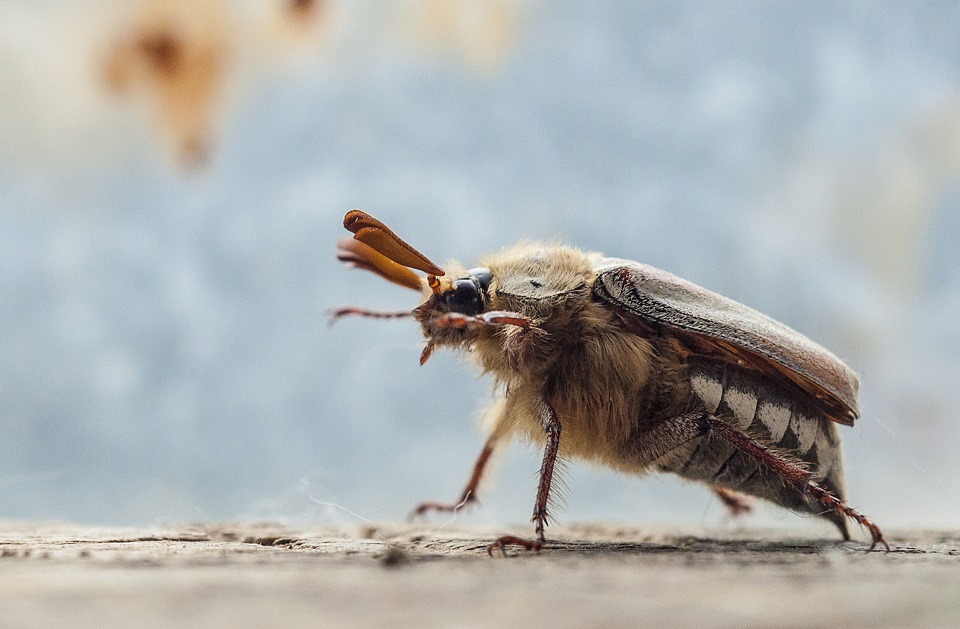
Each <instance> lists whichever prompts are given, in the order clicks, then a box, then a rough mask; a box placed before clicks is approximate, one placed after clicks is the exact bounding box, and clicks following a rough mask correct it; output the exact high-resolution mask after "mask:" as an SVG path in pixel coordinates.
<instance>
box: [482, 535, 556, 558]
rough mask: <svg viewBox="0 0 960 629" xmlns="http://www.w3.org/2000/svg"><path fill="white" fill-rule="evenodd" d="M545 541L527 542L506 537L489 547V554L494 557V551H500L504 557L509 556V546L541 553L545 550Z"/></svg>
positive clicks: (518, 538) (519, 538)
mask: <svg viewBox="0 0 960 629" xmlns="http://www.w3.org/2000/svg"><path fill="white" fill-rule="evenodd" d="M543 544H544V541H543V540H541V539H535V540H526V539H523V538H522V537H516V536H514V535H504V536H503V537H501V538H499V539H497V540H495V541H494V542H493V543H492V544H490V545H489V546H487V554H488V555H490V556H491V557H493V551H494V550H499V551H500V552H501V553H503V556H504V557H506V556H507V546H520V547H521V548H523V549H524V550H527V551H530V550H533V551H536V552H540V551H541V550H542V549H543Z"/></svg>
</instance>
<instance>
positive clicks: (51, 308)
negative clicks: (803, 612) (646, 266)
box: [0, 0, 960, 534]
mask: <svg viewBox="0 0 960 629" xmlns="http://www.w3.org/2000/svg"><path fill="white" fill-rule="evenodd" d="M958 25H960V5H958V4H957V3H953V2H911V3H903V2H889V3H884V2H802V3H791V4H789V5H788V4H784V3H777V2H740V3H736V5H734V4H731V3H726V2H715V3H686V4H681V3H672V2H670V3H667V2H634V1H632V0H620V1H613V0H606V1H600V2H592V3H582V2H570V1H565V0H488V1H486V2H484V1H481V0H472V1H466V0H457V1H454V0H409V1H405V2H401V1H399V0H397V1H374V0H350V1H347V0H327V1H326V2H322V3H321V2H281V1H280V0H245V1H234V2H227V1H226V0H223V1H214V0H207V1H206V2H202V3H200V2H193V3H191V2H187V1H186V0H176V1H175V0H167V1H165V2H164V1H159V0H158V1H154V2H150V1H149V0H144V1H143V2H138V3H130V2H119V1H118V0H117V1H114V0H94V1H91V2H88V3H83V4H82V6H79V5H78V4H77V3H73V2H67V1H66V0H46V1H44V2H33V1H28V0H6V1H5V2H4V3H3V4H2V5H0V422H2V423H0V426H2V434H3V438H2V440H0V517H5V518H30V519H60V520H73V521H77V522H93V523H106V524H126V523H154V522H166V521H171V520H177V521H183V520H220V519H235V518H240V519H249V518H258V519H259V518H266V519H280V520H286V521H294V522H312V523H329V524H337V525H342V524H349V523H353V522H359V521H360V519H363V518H366V519H370V520H392V519H399V518H402V517H403V516H405V514H406V513H407V511H408V510H409V509H410V508H411V507H412V506H413V505H414V504H415V503H416V502H418V501H419V500H423V499H452V498H454V497H455V496H456V494H457V493H458V491H459V490H460V488H461V486H462V484H463V482H464V481H465V480H466V477H467V475H468V472H469V469H470V466H471V463H472V460H473V457H474V456H475V455H476V453H477V452H478V450H479V447H480V444H481V443H482V436H481V434H480V433H479V431H478V429H477V426H476V419H477V418H478V414H479V409H480V408H481V407H482V406H483V405H484V404H485V403H487V402H488V401H489V400H490V398H491V389H490V384H489V383H488V382H485V381H483V380H480V379H478V378H477V377H476V374H475V372H474V370H473V369H471V368H470V367H469V366H468V365H465V364H464V362H463V361H462V360H461V359H460V357H458V356H455V355H452V354H450V353H446V352H439V353H438V354H437V355H435V357H434V358H433V359H432V360H431V361H430V362H429V363H427V364H426V365H425V366H424V367H422V368H421V367H418V366H417V357H418V355H419V352H420V348H421V340H420V335H419V332H418V330H417V329H416V327H415V325H414V324H413V323H411V322H409V321H392V322H379V321H365V320H345V321H343V322H341V323H340V324H338V325H337V326H335V327H333V328H330V327H328V325H327V314H326V312H327V311H328V310H329V309H330V308H333V307H336V306H341V305H360V306H366V307H371V308H382V309H398V308H411V307H413V306H414V305H415V302H416V296H415V295H413V294H412V293H410V292H409V291H406V290H404V289H402V288H398V287H395V286H393V285H391V284H387V283H386V282H383V281H382V280H380V279H379V278H377V277H375V276H372V275H370V274H366V273H363V272H360V271H351V270H347V269H345V268H343V267H341V266H340V265H339V264H338V263H337V262H336V260H335V259H334V256H333V250H334V243H335V241H336V239H337V238H339V237H341V236H342V235H343V234H344V232H343V230H342V227H341V218H342V216H343V214H344V212H345V211H346V210H348V209H350V208H354V207H357V208H361V209H364V210H366V211H368V212H370V213H372V214H374V215H376V216H377V217H379V218H381V219H383V220H384V221H385V222H386V223H387V224H389V225H390V226H391V227H393V228H394V229H395V230H396V231H397V232H398V233H399V234H401V235H402V236H403V237H404V238H406V239H407V240H409V241H410V242H411V243H412V244H414V245H415V246H417V247H418V248H420V249H421V250H422V251H423V252H424V253H426V254H427V255H429V256H430V257H432V258H434V259H436V260H438V261H441V262H442V261H444V260H447V259H449V258H460V259H463V260H464V261H465V262H467V264H470V261H472V260H473V259H474V258H475V257H476V256H478V255H479V254H482V253H484V252H489V251H491V250H496V249H498V248H500V247H501V246H504V245H507V244H510V243H512V242H513V241H516V240H519V239H522V238H527V239H554V238H557V239H561V240H564V241H568V242H570V243H574V244H577V245H579V246H581V247H584V248H589V249H595V250H600V251H603V252H605V253H607V254H610V255H616V256H620V257H627V258H633V259H636V260H641V261H644V262H647V263H650V264H653V265H655V266H659V267H661V268H665V269H668V270H670V271H672V272H674V273H676V274H678V275H681V276H683V277H686V278H688V279H690V280H692V281H695V282H697V283H699V284H701V285H704V286H706V287H708V288H711V289H713V290H716V291H718V292H721V293H724V294H726V295H728V296H730V297H732V298H735V299H737V300H739V301H742V302H745V303H747V304H749V305H751V306H753V307H756V308H758V309H760V310H762V311H764V312H766V313H768V314H770V315H771V316H773V317H775V318H778V319H780V320H782V321H784V322H786V323H788V324H789V325H791V326H793V327H795V328H797V329H799V330H801V331H802V332H804V333H806V334H807V335H809V336H811V337H812V338H813V339H815V340H817V341H819V342H821V343H822V344H824V345H826V346H827V347H829V348H831V349H832V350H833V351H834V352H835V353H837V354H838V355H840V356H841V357H843V358H844V359H845V360H846V361H847V362H848V363H849V364H850V365H851V366H852V367H853V368H854V369H855V370H856V371H857V372H858V373H860V374H861V376H862V388H861V391H862V397H861V407H862V409H863V411H864V416H863V418H862V420H861V421H860V422H858V424H857V426H856V427H855V428H852V429H844V430H843V431H842V432H843V435H844V439H845V453H846V457H847V470H848V477H849V478H848V484H849V492H850V494H851V502H852V503H853V504H854V505H855V506H857V507H860V508H861V509H862V510H863V511H864V512H866V513H868V514H870V515H872V516H874V517H875V519H876V520H877V521H878V522H880V523H881V524H884V525H887V526H906V525H924V526H926V525H929V526H944V525H951V524H952V525H956V524H957V523H958V522H960V498H958V495H960V480H958V477H960V458H958V457H957V456H956V454H955V452H956V447H957V445H956V444H957V443H960V420H958V417H957V409H958V408H960V387H958V384H960V377H958V366H960V360H958V358H957V356H958V354H960V323H958V315H960V264H958V263H960V247H958V246H957V241H958V239H960V28H958ZM538 461H539V455H538V453H537V452H535V451H534V450H532V449H531V448H529V447H527V446H523V445H515V446H513V447H512V448H511V449H510V450H509V451H508V452H507V453H506V455H505V456H503V457H502V460H501V461H499V465H498V467H497V470H496V472H495V473H494V476H493V478H492V479H491V480H492V482H491V483H489V484H488V485H487V487H486V490H485V492H484V494H483V495H482V496H481V499H482V502H483V505H482V507H481V508H478V509H474V510H473V511H471V512H470V513H468V514H464V515H461V516H460V521H463V522H473V523H484V524H490V523H496V524H504V525H506V524H508V523H514V522H524V521H526V519H527V517H528V514H529V512H530V509H531V506H532V502H533V497H534V490H535V486H536V470H537V468H538ZM566 481H567V484H568V485H569V489H568V491H567V492H566V493H567V498H566V505H565V508H564V509H563V510H562V511H561V512H559V513H558V516H559V519H560V521H562V522H573V521H584V520H617V521H626V522H634V523H637V524H638V525H642V524H662V523H687V524H691V525H699V524H718V523H721V522H723V521H724V518H725V516H724V513H723V509H722V508H721V506H720V505H719V504H718V503H717V502H716V500H715V499H714V498H713V497H712V496H711V495H710V494H709V492H706V491H704V490H702V489H700V488H699V487H695V486H691V485H687V484H684V483H682V482H680V481H677V480H675V479H673V478H665V477H649V478H643V479H639V478H628V477H622V476H617V475H614V474H612V473H609V472H606V471H603V470H595V469H591V468H589V467H586V466H580V465H572V466H570V468H569V469H568V471H567V474H566ZM442 520H443V518H440V519H437V520H435V521H436V522H440V521H442ZM795 521H796V522H800V518H796V517H795V516H792V515H789V514H785V513H782V512H779V511H777V510H775V509H773V508H762V509H760V513H759V515H758V516H755V517H754V518H753V519H751V520H748V521H747V522H746V523H745V524H744V525H746V526H750V525H753V524H757V525H759V524H770V523H773V524H777V525H784V526H793V525H794V522H795ZM800 525H801V526H802V525H804V523H803V522H801V524H800ZM809 526H815V525H809ZM823 532H824V533H825V534H831V533H829V528H824V529H823Z"/></svg>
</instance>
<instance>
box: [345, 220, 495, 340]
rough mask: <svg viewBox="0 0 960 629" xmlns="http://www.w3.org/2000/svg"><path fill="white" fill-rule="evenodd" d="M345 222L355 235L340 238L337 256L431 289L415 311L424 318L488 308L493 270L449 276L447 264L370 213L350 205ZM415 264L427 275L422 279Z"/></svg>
mask: <svg viewBox="0 0 960 629" xmlns="http://www.w3.org/2000/svg"><path fill="white" fill-rule="evenodd" d="M343 226H344V227H345V228H347V230H348V231H351V232H353V238H352V239H351V238H343V239H341V240H340V241H339V242H338V243H337V258H338V259H339V260H341V261H343V262H346V263H347V264H349V265H351V266H355V267H359V268H363V269H366V270H368V271H371V272H373V273H376V274H377V275H379V276H380V277H382V278H384V279H386V280H389V281H391V282H394V283H396V284H399V285H401V286H406V287H407V288H411V289H413V290H420V291H424V292H426V294H427V299H426V301H424V303H422V304H420V306H418V307H417V308H416V309H415V310H414V311H413V313H412V314H413V316H414V317H415V318H416V319H417V320H418V321H420V322H421V323H424V322H426V321H427V320H428V319H431V318H434V317H437V316H441V315H443V314H446V313H457V314H462V315H467V316H473V315H478V314H481V313H482V312H483V311H484V310H485V308H486V305H487V303H488V296H487V291H488V289H489V287H490V282H491V281H492V279H493V274H492V273H491V272H490V269H487V268H475V269H470V270H469V271H466V272H465V273H463V274H462V275H461V274H459V273H457V274H456V275H460V277H457V278H456V279H450V278H449V277H448V276H447V274H446V272H445V271H444V270H443V269H442V268H440V267H439V266H437V265H436V264H435V263H433V262H432V261H431V260H430V259H429V258H427V257H426V256H425V255H423V254H422V253H420V252H419V251H417V250H416V249H414V248H413V247H412V246H410V245H409V244H407V243H406V242H405V241H404V240H403V239H401V238H400V237H399V236H397V235H396V234H395V233H393V231H392V230H391V229H390V228H389V227H387V226H386V225H384V224H383V223H382V222H380V221H379V220H377V219H375V218H374V217H372V216H370V215H369V214H366V213H365V212H361V211H360V210H350V211H349V212H347V214H346V216H344V217H343ZM411 269H417V270H419V271H423V272H424V273H426V274H427V276H426V277H425V278H421V277H420V276H418V275H417V274H416V273H414V272H413V271H412V270H411Z"/></svg>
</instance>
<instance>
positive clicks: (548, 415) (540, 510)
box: [487, 400, 561, 555]
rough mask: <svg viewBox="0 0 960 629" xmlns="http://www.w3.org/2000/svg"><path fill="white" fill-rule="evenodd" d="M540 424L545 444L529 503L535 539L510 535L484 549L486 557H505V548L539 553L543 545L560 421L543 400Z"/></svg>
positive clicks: (548, 404) (558, 450)
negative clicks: (534, 493) (496, 554)
mask: <svg viewBox="0 0 960 629" xmlns="http://www.w3.org/2000/svg"><path fill="white" fill-rule="evenodd" d="M539 414H540V421H541V422H542V423H543V430H544V432H546V433H547V443H546V445H545V446H544V448H543V461H542V462H541V464H540V482H539V483H538V485H537V499H536V500H535V501H534V503H533V517H532V518H531V520H532V521H533V522H534V525H535V528H534V530H535V531H536V534H537V538H536V539H535V540H533V541H530V540H526V539H523V538H521V537H516V536H514V535H504V536H503V537H501V538H499V539H497V540H496V541H494V542H493V543H492V544H490V545H489V546H488V547H487V554H489V555H492V554H493V551H494V549H499V550H500V551H501V552H502V553H504V554H506V547H507V546H522V547H523V548H525V549H526V550H536V551H539V550H540V549H541V548H543V544H544V543H545V542H546V541H547V539H546V534H545V529H546V527H547V525H548V524H549V523H550V515H549V514H548V513H547V505H548V504H549V502H550V486H551V485H552V484H553V470H554V468H555V467H556V463H557V454H558V453H559V452H560V430H561V426H560V418H559V417H557V412H556V411H555V410H553V406H552V405H551V404H550V403H549V402H547V401H546V400H541V403H540V409H539Z"/></svg>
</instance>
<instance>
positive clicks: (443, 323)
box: [428, 310, 533, 330]
mask: <svg viewBox="0 0 960 629" xmlns="http://www.w3.org/2000/svg"><path fill="white" fill-rule="evenodd" d="M428 325H429V326H431V327H433V326H436V327H438V328H446V329H454V330H468V329H470V330H472V329H478V328H485V327H500V326H507V325H512V326H516V327H518V328H522V329H524V330H529V329H530V328H531V326H533V321H532V320H531V319H530V318H529V317H527V316H526V315H523V314H520V313H519V312H506V311H502V310H491V311H490V312H484V313H482V314H479V315H474V316H470V315H465V314H460V313H459V312H448V313H446V314H442V315H439V316H436V317H433V318H432V319H430V320H429V321H428Z"/></svg>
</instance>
